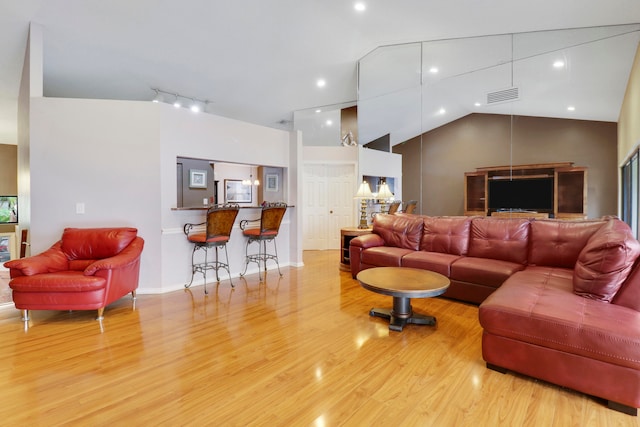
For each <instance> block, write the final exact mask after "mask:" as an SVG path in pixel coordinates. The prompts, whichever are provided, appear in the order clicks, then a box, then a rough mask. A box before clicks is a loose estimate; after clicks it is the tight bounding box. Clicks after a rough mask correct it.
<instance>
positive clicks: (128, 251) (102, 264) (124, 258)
mask: <svg viewBox="0 0 640 427" xmlns="http://www.w3.org/2000/svg"><path fill="white" fill-rule="evenodd" d="M143 247H144V240H143V239H142V238H141V237H136V238H135V239H134V240H133V242H131V243H130V244H129V246H127V247H126V248H124V249H123V250H122V251H121V252H120V253H119V254H118V255H115V256H112V257H109V258H103V259H100V260H97V261H95V262H93V263H91V264H89V265H88V266H87V268H85V269H84V275H85V276H93V275H95V274H96V272H97V271H99V270H115V269H118V268H124V267H127V266H129V265H131V264H134V263H136V262H137V261H138V260H139V259H140V254H141V253H142V248H143Z"/></svg>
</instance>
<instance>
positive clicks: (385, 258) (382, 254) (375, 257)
mask: <svg viewBox="0 0 640 427" xmlns="http://www.w3.org/2000/svg"><path fill="white" fill-rule="evenodd" d="M412 252H413V251H412V250H411V249H403V248H394V247H389V246H379V247H375V248H369V249H365V250H364V251H362V254H361V255H360V262H361V263H362V264H369V265H375V266H378V267H401V266H402V257H403V256H405V255H407V254H410V253H412Z"/></svg>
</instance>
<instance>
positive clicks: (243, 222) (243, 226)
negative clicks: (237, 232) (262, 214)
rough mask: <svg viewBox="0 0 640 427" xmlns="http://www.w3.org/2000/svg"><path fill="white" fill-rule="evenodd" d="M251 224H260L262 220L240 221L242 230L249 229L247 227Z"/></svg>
mask: <svg viewBox="0 0 640 427" xmlns="http://www.w3.org/2000/svg"><path fill="white" fill-rule="evenodd" d="M250 223H258V224H259V223H260V218H258V219H243V220H242V221H240V229H241V230H244V229H245V228H247V225H249V224H250ZM251 228H255V227H251Z"/></svg>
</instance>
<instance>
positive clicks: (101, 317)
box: [96, 307, 104, 333]
mask: <svg viewBox="0 0 640 427" xmlns="http://www.w3.org/2000/svg"><path fill="white" fill-rule="evenodd" d="M96 320H97V321H98V323H100V333H103V332H104V325H103V324H102V321H103V320H104V307H100V308H99V309H98V317H97V318H96Z"/></svg>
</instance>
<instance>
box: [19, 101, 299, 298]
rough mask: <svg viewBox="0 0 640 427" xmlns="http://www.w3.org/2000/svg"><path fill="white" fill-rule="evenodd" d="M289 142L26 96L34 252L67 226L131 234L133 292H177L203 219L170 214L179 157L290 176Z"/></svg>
mask: <svg viewBox="0 0 640 427" xmlns="http://www.w3.org/2000/svg"><path fill="white" fill-rule="evenodd" d="M290 137H291V136H290V134H289V132H284V131H280V130H275V129H271V128H265V127H261V126H257V125H252V124H248V123H243V122H240V121H237V120H231V119H226V118H222V117H218V116H213V115H209V114H198V115H195V114H193V113H191V112H190V111H188V110H183V109H180V110H176V109H175V108H173V107H172V106H169V105H165V104H154V103H151V102H130V101H112V100H83V99H58V98H32V99H31V109H30V161H31V175H30V177H31V185H30V187H31V237H32V253H34V254H35V253H38V252H40V251H42V250H44V249H46V248H48V247H49V246H50V245H51V244H53V243H54V242H55V241H56V240H57V239H59V237H60V235H61V233H62V230H63V228H64V227H68V226H74V227H94V226H133V227H137V228H138V230H139V234H140V235H141V236H142V237H143V238H144V239H145V249H144V251H143V255H142V262H141V275H140V289H139V291H140V292H141V293H145V292H164V291H168V290H173V289H179V288H182V286H183V285H184V283H185V281H186V280H187V279H188V278H189V277H190V271H191V266H190V262H191V249H192V246H191V245H190V244H188V242H187V241H186V238H185V236H184V234H183V233H182V227H183V225H184V223H185V222H202V221H203V218H204V211H202V210H195V211H189V210H185V211H180V210H175V209H172V208H175V206H176V192H177V188H176V157H178V156H183V157H194V158H203V159H212V160H220V161H226V162H238V163H250V164H262V165H268V166H277V167H283V168H288V167H289V156H290V147H289V143H290ZM289 185H290V183H289ZM288 194H291V193H290V192H289V193H288ZM78 203H83V204H84V208H85V213H84V214H78V213H76V207H77V204H78ZM290 203H291V202H290ZM292 211H294V212H295V208H291V209H290V211H289V212H288V214H287V216H286V217H285V220H284V222H283V227H282V229H281V233H280V235H279V236H278V242H279V245H278V249H279V256H280V260H281V261H282V262H281V265H283V266H284V265H288V264H289V260H290V258H291V257H292V256H291V254H290V251H289V247H290V245H289V244H288V242H289V241H290V240H291V239H293V240H294V241H295V240H296V239H297V236H295V234H296V233H297V230H295V229H294V230H290V223H291V221H290V220H289V218H288V217H289V216H290V215H292ZM256 216H259V209H256V208H254V209H243V210H241V213H240V214H239V216H238V221H239V220H240V219H242V218H245V217H246V218H253V217H256ZM238 221H237V222H238ZM244 242H245V240H244V238H243V237H242V236H241V232H240V230H239V229H234V232H233V234H232V239H231V245H230V246H229V254H230V258H231V267H232V275H237V273H238V272H240V271H242V267H243V266H244ZM294 247H295V245H294ZM293 258H295V259H296V260H297V259H301V255H299V254H295V255H294V256H293ZM252 271H257V270H256V269H255V268H253V270H250V272H252ZM200 282H201V280H200ZM196 283H197V282H196Z"/></svg>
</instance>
